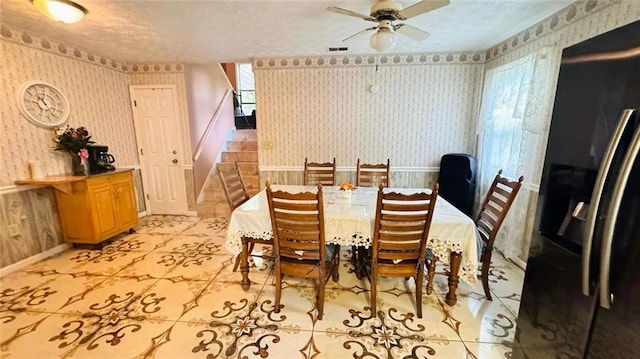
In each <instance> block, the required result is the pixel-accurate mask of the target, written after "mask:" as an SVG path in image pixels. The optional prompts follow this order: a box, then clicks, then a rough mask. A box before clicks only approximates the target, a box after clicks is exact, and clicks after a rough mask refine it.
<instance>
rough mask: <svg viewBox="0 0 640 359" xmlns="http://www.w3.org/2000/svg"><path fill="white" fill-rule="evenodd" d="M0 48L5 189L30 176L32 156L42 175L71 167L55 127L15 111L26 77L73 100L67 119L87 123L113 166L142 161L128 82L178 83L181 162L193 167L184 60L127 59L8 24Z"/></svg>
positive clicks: (0, 180)
mask: <svg viewBox="0 0 640 359" xmlns="http://www.w3.org/2000/svg"><path fill="white" fill-rule="evenodd" d="M0 46H1V49H2V54H3V56H2V59H1V60H0V61H1V62H2V63H1V64H0V65H1V69H0V80H1V81H2V94H1V95H0V96H2V97H1V99H2V101H1V103H0V118H1V119H2V122H1V124H0V126H1V127H0V128H1V129H2V131H0V150H1V153H2V158H0V187H5V186H12V185H13V181H15V180H16V179H19V178H28V175H29V173H28V168H27V163H28V161H31V160H37V161H39V163H40V166H41V168H42V170H43V174H45V175H47V174H48V175H54V174H59V173H65V172H70V160H69V158H68V155H65V154H63V153H59V152H56V151H53V150H52V147H53V136H54V134H53V131H51V130H47V129H43V128H40V127H37V126H34V125H32V124H31V123H29V122H28V121H27V120H26V119H25V118H24V117H23V115H22V114H21V113H20V111H19V109H18V106H17V104H16V96H17V95H16V94H17V90H18V88H19V87H20V85H21V84H22V83H24V82H26V81H29V80H38V81H45V82H49V83H52V84H54V85H55V86H57V87H58V88H60V89H61V90H62V92H63V93H64V94H65V95H66V96H67V98H68V99H69V102H70V104H71V116H70V118H69V122H68V124H69V125H70V126H72V127H77V126H85V127H87V128H88V129H89V131H90V133H91V135H92V139H93V140H94V141H96V143H98V144H104V145H108V146H109V151H110V152H111V153H112V154H113V155H114V157H115V158H116V166H135V165H137V164H138V157H137V152H136V145H135V133H134V128H133V118H132V112H131V105H130V102H129V89H128V85H130V84H136V85H141V84H176V85H177V88H178V92H179V93H178V104H177V105H178V115H179V117H180V119H182V120H181V123H182V133H181V136H182V138H183V141H184V151H183V153H184V163H186V164H191V162H192V161H191V156H190V153H191V147H190V143H189V136H188V121H187V116H188V114H187V106H186V94H185V86H184V73H183V71H184V68H183V65H182V64H180V63H174V64H125V63H122V62H119V61H116V60H112V59H109V58H106V57H104V56H100V55H96V54H92V53H88V52H85V51H82V50H81V49H77V48H73V47H70V46H68V45H66V44H62V43H56V42H54V41H52V40H50V39H47V38H45V37H39V36H37V35H35V34H32V33H30V32H28V31H25V30H20V29H13V28H9V27H7V26H5V25H2V26H1V27H0ZM13 138H17V139H21V140H19V141H11V143H10V142H9V141H8V139H13Z"/></svg>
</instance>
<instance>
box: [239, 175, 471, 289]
mask: <svg viewBox="0 0 640 359" xmlns="http://www.w3.org/2000/svg"><path fill="white" fill-rule="evenodd" d="M271 188H272V189H273V190H283V191H287V192H303V191H309V192H315V191H316V187H315V186H283V185H272V186H271ZM429 191H430V190H429V189H425V188H388V189H385V192H400V193H415V192H429ZM322 192H323V198H324V207H325V208H324V209H325V211H324V220H325V238H326V241H327V242H328V243H336V244H340V245H342V246H352V245H353V246H362V247H369V245H370V244H371V238H372V232H373V221H374V219H375V211H376V198H377V193H378V189H377V188H367V187H361V188H358V189H356V190H355V191H353V194H352V196H351V198H350V199H344V198H341V196H340V191H339V189H338V187H323V188H322ZM475 233H476V230H475V224H474V223H473V221H472V220H471V219H470V218H469V217H467V216H466V215H464V214H463V213H462V212H460V211H459V210H458V209H457V208H455V207H454V206H453V205H451V204H450V203H449V202H447V201H446V200H444V199H443V198H442V197H438V200H437V201H436V209H435V211H434V213H433V219H432V222H431V228H430V230H429V242H428V244H427V246H428V248H430V249H431V250H432V251H433V253H434V254H435V255H436V256H438V258H440V260H442V261H447V262H448V261H449V256H450V253H451V252H456V253H462V264H461V268H460V272H459V276H460V279H461V280H464V281H465V282H467V283H469V284H472V285H475V284H476V280H477V270H478V258H477V244H476V234H475ZM242 236H247V237H252V238H261V239H265V240H269V239H271V219H270V217H269V205H268V203H267V194H266V192H265V191H264V190H263V191H260V193H258V194H257V195H256V196H254V197H252V198H251V199H250V200H249V201H247V202H245V203H244V204H243V205H242V206H240V207H238V208H237V209H236V210H235V211H233V213H232V214H231V220H230V221H229V228H228V229H227V241H226V246H227V249H228V250H229V251H230V252H231V253H233V254H234V255H238V254H239V253H240V252H241V251H242V242H241V237H242Z"/></svg>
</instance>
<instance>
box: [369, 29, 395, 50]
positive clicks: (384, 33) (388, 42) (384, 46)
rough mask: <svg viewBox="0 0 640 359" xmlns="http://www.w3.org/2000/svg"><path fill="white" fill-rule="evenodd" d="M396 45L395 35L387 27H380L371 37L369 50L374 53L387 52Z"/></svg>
mask: <svg viewBox="0 0 640 359" xmlns="http://www.w3.org/2000/svg"><path fill="white" fill-rule="evenodd" d="M395 43H396V33H395V32H394V31H393V30H391V29H389V28H388V27H380V29H378V31H376V32H374V33H373V35H371V41H370V44H371V48H373V49H374V50H376V51H387V50H389V49H390V48H391V47H393V45H395Z"/></svg>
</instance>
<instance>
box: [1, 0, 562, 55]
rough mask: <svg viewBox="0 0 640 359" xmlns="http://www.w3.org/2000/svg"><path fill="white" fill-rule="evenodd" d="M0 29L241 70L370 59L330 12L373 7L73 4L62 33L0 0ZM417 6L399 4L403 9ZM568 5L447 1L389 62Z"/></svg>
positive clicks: (345, 19) (128, 1)
mask: <svg viewBox="0 0 640 359" xmlns="http://www.w3.org/2000/svg"><path fill="white" fill-rule="evenodd" d="M0 2H1V8H0V21H1V22H2V23H3V24H7V25H10V26H12V27H16V28H20V29H23V30H28V31H31V32H33V33H34V34H37V35H40V36H46V37H47V38H49V39H51V40H54V41H57V42H63V43H66V44H68V45H72V46H74V47H77V48H81V49H84V50H87V51H92V52H94V53H98V54H102V55H106V56H109V57H111V58H114V59H118V60H121V61H126V62H175V61H177V62H184V63H213V62H246V61H248V60H250V59H251V58H255V57H270V56H303V55H324V54H328V53H329V52H328V51H327V47H329V46H345V45H346V46H348V47H349V51H348V52H341V54H369V53H375V51H374V50H372V49H371V48H370V47H369V39H368V36H363V37H357V38H354V39H352V40H349V41H347V42H342V41H341V40H342V39H344V38H346V37H348V36H350V35H352V34H354V33H356V32H358V31H360V30H363V29H365V28H367V27H370V26H371V25H372V23H370V22H367V21H364V20H361V19H358V18H355V17H349V16H344V15H340V14H336V13H331V12H328V11H326V10H325V9H326V8H327V7H328V6H338V7H343V8H347V9H350V10H354V11H357V12H360V13H365V14H368V13H369V8H370V6H371V4H372V3H373V1H371V0H350V1H340V0H331V1H330V0H300V1H288V0H279V1H274V0H271V1H268V0H261V1H245V0H235V1H229V0H224V1H223V0H219V1H187V0H181V1H179V0H173V1H171V0H169V1H157V0H156V1H149V0H136V1H132V0H119V1H104V0H76V2H78V3H80V4H82V5H83V6H85V7H86V8H87V9H88V10H89V14H88V15H87V16H86V17H85V18H84V19H83V20H82V21H81V22H79V23H76V24H70V25H65V24H60V23H56V22H54V21H51V20H49V19H47V18H46V17H44V16H43V15H41V14H40V13H39V12H38V11H37V10H36V9H35V8H34V7H33V6H32V5H31V3H30V1H29V0H0ZM414 2H415V1H400V3H401V4H403V5H404V6H405V7H406V6H409V5H411V4H413V3H414ZM573 2H574V0H451V4H450V5H448V6H446V7H443V8H440V9H437V10H434V11H432V12H430V13H426V14H423V15H420V16H417V17H414V18H411V19H409V20H406V23H408V24H410V25H413V26H416V27H418V28H421V29H423V30H425V31H427V32H429V33H430V34H431V36H430V37H429V38H427V39H426V40H424V41H422V42H416V41H413V40H411V39H409V38H406V37H403V36H398V43H397V44H396V46H395V47H394V48H392V49H391V50H390V51H387V52H392V53H416V52H445V51H473V50H485V49H488V48H489V47H491V46H493V45H495V44H497V43H499V42H500V41H502V40H504V39H507V38H508V37H510V36H511V35H514V34H516V33H517V32H519V31H520V30H522V29H524V28H526V27H529V26H531V25H533V24H535V23H537V22H538V21H540V20H542V19H544V18H546V17H547V16H549V15H551V14H553V13H554V12H556V11H558V10H560V9H562V8H564V7H565V6H567V5H569V4H571V3H573Z"/></svg>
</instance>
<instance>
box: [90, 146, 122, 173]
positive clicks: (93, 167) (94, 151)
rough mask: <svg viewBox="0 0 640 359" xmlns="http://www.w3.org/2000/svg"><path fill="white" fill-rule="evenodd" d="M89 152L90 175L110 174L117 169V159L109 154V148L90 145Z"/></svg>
mask: <svg viewBox="0 0 640 359" xmlns="http://www.w3.org/2000/svg"><path fill="white" fill-rule="evenodd" d="M87 151H88V152H89V158H88V160H89V174H96V173H103V172H109V171H113V170H115V169H116V167H115V166H114V165H113V163H114V162H115V159H114V158H113V155H111V154H110V153H109V147H108V146H102V145H90V146H88V148H87Z"/></svg>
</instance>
